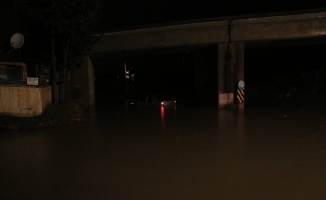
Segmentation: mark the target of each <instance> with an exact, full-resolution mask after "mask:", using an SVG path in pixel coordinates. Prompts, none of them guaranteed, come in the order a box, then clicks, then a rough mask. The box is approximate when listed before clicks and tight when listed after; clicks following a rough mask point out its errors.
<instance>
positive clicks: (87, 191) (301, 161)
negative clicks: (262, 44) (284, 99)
mask: <svg viewBox="0 0 326 200" xmlns="http://www.w3.org/2000/svg"><path fill="white" fill-rule="evenodd" d="M0 199H1V200H29V199H30V200H38V199H40V200H43V199H44V200H52V199H53V200H58V199H60V200H63V199H70V200H72V199H77V200H79V199H81V200H82V199H85V200H86V199H87V200H89V199H96V200H102V199H103V200H107V199H114V200H138V199H139V200H154V199H156V200H161V199H162V200H173V199H175V200H183V199H184V200H192V199H193V200H199V199H203V200H210V199H212V200H213V199H222V200H239V199H241V200H247V199H248V200H262V199H263V200H292V199H293V200H299V199H306V200H324V199H326V115H325V110H322V109H286V108H248V109H245V110H244V111H237V110H220V111H219V110H217V109H216V108H211V107H202V108H193V107H192V108H187V107H183V108H182V107H181V108H177V109H176V110H164V111H163V110H154V111H153V110H139V109H125V108H121V109H118V108H117V109H106V110H105V109H98V110H97V111H96V112H94V113H93V114H91V115H90V117H89V119H88V120H87V121H84V122H81V123H78V124H73V125H67V126H63V127H48V128H41V129H37V130H28V131H13V132H12V131H10V132H3V133H1V134H0Z"/></svg>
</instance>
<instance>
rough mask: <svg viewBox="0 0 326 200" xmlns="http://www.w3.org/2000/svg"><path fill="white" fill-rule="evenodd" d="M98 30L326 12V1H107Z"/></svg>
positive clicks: (104, 2)
mask: <svg viewBox="0 0 326 200" xmlns="http://www.w3.org/2000/svg"><path fill="white" fill-rule="evenodd" d="M103 8H104V12H103V17H102V19H101V21H100V24H101V25H100V26H99V27H98V30H101V31H105V30H114V29H123V28H129V27H131V28H134V27H139V26H146V25H151V24H161V23H171V22H175V21H188V20H203V19H210V18H218V17H228V16H237V15H252V14H262V13H274V12H287V11H297V10H310V9H323V8H326V1H325V0H304V1H303V0H301V1H300V0H264V1H261V0H246V1H244V0H243V1H240V0H177V1H176V0H164V1H162V0H138V1H134V0H121V1H118V0H116V1H103Z"/></svg>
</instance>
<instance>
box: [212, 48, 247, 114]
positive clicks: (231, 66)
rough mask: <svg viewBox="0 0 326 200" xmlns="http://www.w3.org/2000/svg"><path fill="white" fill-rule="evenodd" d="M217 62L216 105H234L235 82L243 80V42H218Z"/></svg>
mask: <svg viewBox="0 0 326 200" xmlns="http://www.w3.org/2000/svg"><path fill="white" fill-rule="evenodd" d="M217 63H218V70H217V73H218V74H217V77H218V107H219V108H225V107H236V104H235V98H234V91H235V88H236V86H237V83H238V82H239V81H240V80H244V43H220V44H218V62H217ZM239 108H243V105H242V106H241V107H239Z"/></svg>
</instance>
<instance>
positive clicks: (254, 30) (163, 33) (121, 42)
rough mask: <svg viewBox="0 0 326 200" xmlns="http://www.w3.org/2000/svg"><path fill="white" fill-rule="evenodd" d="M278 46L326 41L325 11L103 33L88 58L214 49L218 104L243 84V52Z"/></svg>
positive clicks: (228, 102)
mask: <svg viewBox="0 0 326 200" xmlns="http://www.w3.org/2000/svg"><path fill="white" fill-rule="evenodd" d="M280 41H290V42H291V41H293V42H294V43H297V42H314V43H319V42H324V41H326V12H307V13H300V14H287V15H286V14H282V15H272V16H262V17H233V18H224V19H222V18H221V19H218V20H214V21H206V22H193V23H184V24H177V25H167V26H158V27H150V28H141V29H134V30H125V31H117V32H109V33H105V34H104V35H103V36H102V38H101V39H100V40H99V41H98V42H97V43H96V44H94V45H93V47H92V49H91V51H90V52H89V54H90V55H94V56H109V55H117V54H118V55H123V54H136V53H137V52H141V51H148V50H150V51H155V50H162V49H168V48H192V47H196V46H205V45H216V48H217V52H218V53H217V55H216V58H217V66H216V67H217V79H218V80H217V82H218V86H217V88H218V91H216V95H218V105H219V107H224V106H228V105H232V104H233V90H234V85H235V84H236V83H237V82H238V81H239V80H244V50H245V47H247V46H250V45H253V44H265V43H270V44H273V43H278V42H280Z"/></svg>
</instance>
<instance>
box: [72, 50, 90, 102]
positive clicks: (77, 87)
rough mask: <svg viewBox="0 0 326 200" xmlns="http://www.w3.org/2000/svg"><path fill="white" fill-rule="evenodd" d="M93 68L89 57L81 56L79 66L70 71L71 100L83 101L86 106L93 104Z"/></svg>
mask: <svg viewBox="0 0 326 200" xmlns="http://www.w3.org/2000/svg"><path fill="white" fill-rule="evenodd" d="M94 78H95V77H94V68H93V64H92V61H91V59H90V57H89V56H83V62H82V64H81V65H80V66H76V67H74V68H73V69H72V89H73V98H80V99H83V100H85V102H86V103H87V105H88V106H90V107H92V106H94V104H95V80H94Z"/></svg>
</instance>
